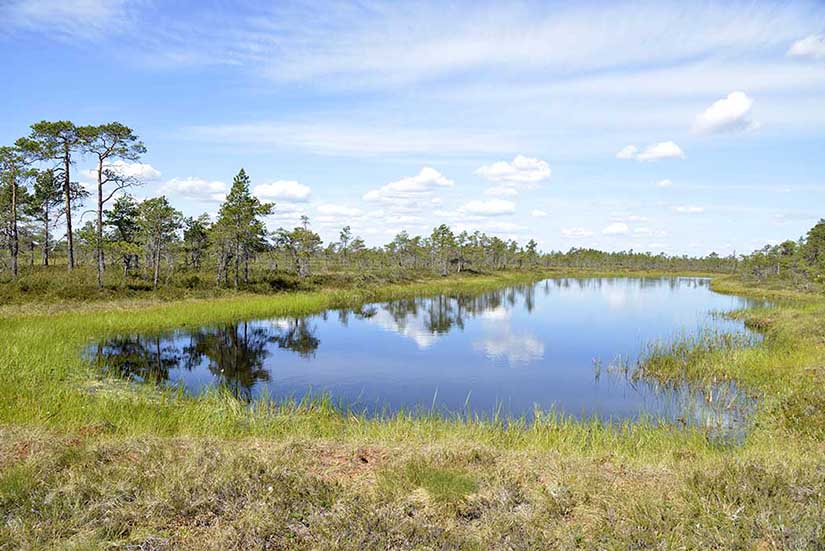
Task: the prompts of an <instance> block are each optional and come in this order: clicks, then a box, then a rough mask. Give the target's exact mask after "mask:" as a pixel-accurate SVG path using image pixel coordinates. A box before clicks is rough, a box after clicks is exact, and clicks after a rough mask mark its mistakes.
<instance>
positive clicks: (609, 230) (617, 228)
mask: <svg viewBox="0 0 825 551" xmlns="http://www.w3.org/2000/svg"><path fill="white" fill-rule="evenodd" d="M602 233H603V234H605V235H625V234H627V233H630V226H628V225H627V224H625V223H624V222H614V223H612V224H610V225H609V226H607V227H606V228H605V229H603V230H602Z"/></svg>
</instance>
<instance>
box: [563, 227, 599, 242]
mask: <svg viewBox="0 0 825 551" xmlns="http://www.w3.org/2000/svg"><path fill="white" fill-rule="evenodd" d="M561 234H562V235H563V236H565V237H572V238H574V239H578V238H581V237H590V236H592V235H593V232H592V231H590V230H588V229H586V228H562V230H561Z"/></svg>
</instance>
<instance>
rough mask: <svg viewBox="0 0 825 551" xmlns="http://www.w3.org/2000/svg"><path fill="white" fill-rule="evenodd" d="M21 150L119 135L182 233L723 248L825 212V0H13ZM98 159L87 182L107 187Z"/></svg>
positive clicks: (10, 13)
mask: <svg viewBox="0 0 825 551" xmlns="http://www.w3.org/2000/svg"><path fill="white" fill-rule="evenodd" d="M0 67H3V72H2V73H3V78H2V85H1V86H0V114H1V115H2V116H1V117H0V144H9V143H12V142H13V141H14V140H15V139H17V138H18V137H20V136H23V135H26V134H28V130H29V129H28V127H29V125H30V124H32V123H33V122H36V121H39V120H43V119H45V120H64V119H68V120H72V121H74V122H75V123H77V124H99V123H103V122H109V121H120V122H122V123H124V124H127V125H128V126H130V127H132V128H133V129H134V130H135V132H136V133H137V134H138V135H139V136H140V137H141V138H142V140H143V141H144V143H145V144H146V146H147V149H148V152H147V153H146V155H145V156H144V157H143V158H142V159H141V160H140V162H139V163H137V164H129V165H121V166H120V169H122V170H123V171H128V172H129V173H131V174H135V175H139V176H141V178H142V179H143V181H144V182H145V183H144V185H143V186H141V187H140V188H139V189H137V190H135V192H134V194H135V195H136V196H137V197H138V198H142V197H149V196H155V195H159V194H165V195H167V196H168V197H169V199H170V200H171V201H172V202H173V204H175V205H176V206H177V207H178V208H179V209H181V210H182V211H183V212H184V213H185V214H186V215H198V214H200V213H203V212H206V213H211V214H213V215H214V213H216V212H217V210H218V208H219V205H220V201H221V199H222V198H223V196H224V194H225V193H226V191H227V190H228V188H229V186H230V185H231V182H232V178H233V176H234V175H235V174H236V173H237V172H238V170H239V169H240V168H242V167H243V168H244V169H245V170H246V172H247V173H248V174H249V175H250V177H251V179H252V189H253V192H254V193H255V194H256V195H257V196H259V197H260V198H261V199H262V200H266V201H270V202H274V203H275V204H276V207H275V214H274V215H273V216H272V217H270V218H269V220H268V221H267V223H268V225H269V226H270V227H271V228H273V229H275V228H277V227H279V226H284V227H292V226H295V225H297V223H298V219H299V217H300V216H301V215H302V214H305V215H307V216H309V218H310V221H311V224H312V227H313V228H314V229H315V230H316V231H318V232H319V233H320V234H321V236H322V237H323V238H324V239H325V240H329V239H337V236H338V232H339V230H340V228H341V227H342V226H344V225H350V226H351V227H352V230H353V233H355V234H357V235H360V236H361V237H363V238H364V240H365V241H366V242H367V243H368V244H370V245H378V244H382V243H385V242H388V241H390V240H391V239H392V237H393V236H394V235H395V234H396V233H397V232H399V231H401V230H406V231H408V232H409V233H410V234H429V232H430V231H431V229H432V227H433V226H435V225H437V224H440V223H447V224H449V225H450V226H451V227H452V228H453V229H454V230H457V231H461V230H465V229H466V230H475V229H478V230H481V231H485V232H487V233H489V234H495V235H498V236H500V237H502V238H508V239H516V240H518V241H519V242H521V243H525V242H526V241H527V240H528V239H530V238H534V239H536V241H538V243H539V245H540V247H541V248H542V249H543V250H567V249H569V248H571V247H594V248H600V249H604V250H628V249H634V250H637V251H650V252H653V253H658V252H666V253H668V254H680V255H681V254H689V255H702V254H707V253H709V252H711V251H716V252H718V253H720V254H729V253H732V252H734V251H735V252H737V253H746V252H750V251H752V250H754V249H757V248H760V247H761V246H762V245H764V244H766V243H777V242H780V241H783V240H785V239H788V238H791V239H796V238H798V237H800V236H802V235H804V234H805V232H806V231H807V230H808V229H809V228H810V227H811V226H813V225H814V224H815V223H816V222H817V221H818V220H819V219H820V218H822V217H825V3H823V2H767V1H765V2H759V1H750V2H735V1H731V2H685V1H678V2H669V1H658V2H606V1H605V2H575V3H571V2H503V1H499V2H484V1H469V2H460V1H452V2H444V1H440V2H400V1H389V2H381V1H363V2H336V1H334V0H326V1H319V2H289V1H280V2H272V3H267V2H253V1H234V2H233V1H228V0H221V1H217V0H200V1H197V2H194V1H193V2H187V1H180V2H174V3H172V2H164V1H161V0H132V1H126V0H23V1H21V0H0ZM91 166H92V162H91V159H83V158H78V159H77V162H76V167H75V171H76V174H77V175H78V179H79V180H81V181H84V182H91V177H90V176H89V174H88V173H87V171H88V170H89V169H90V168H91Z"/></svg>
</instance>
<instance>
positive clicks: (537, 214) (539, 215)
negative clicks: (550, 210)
mask: <svg viewBox="0 0 825 551" xmlns="http://www.w3.org/2000/svg"><path fill="white" fill-rule="evenodd" d="M530 216H534V217H536V218H544V217H545V216H547V213H546V212H544V211H543V210H541V209H533V210H531V211H530Z"/></svg>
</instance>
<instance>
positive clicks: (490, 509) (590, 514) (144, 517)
mask: <svg viewBox="0 0 825 551" xmlns="http://www.w3.org/2000/svg"><path fill="white" fill-rule="evenodd" d="M541 275H542V274H537V273H527V274H525V273H522V274H500V275H496V276H475V277H471V276H467V277H451V278H444V279H441V278H438V279H429V280H425V281H421V282H416V283H406V284H398V285H382V286H375V287H373V286H364V287H361V288H358V289H355V288H343V289H337V290H330V289H319V290H316V291H310V292H301V293H288V294H277V295H251V294H231V295H227V296H223V297H217V298H211V299H208V300H207V299H188V300H182V301H174V302H166V303H159V302H157V301H156V300H154V299H149V300H145V299H141V300H118V301H115V302H101V301H97V302H93V303H89V304H79V303H65V302H61V303H48V302H40V303H27V304H23V305H17V306H5V307H2V308H0V549H5V548H8V549H17V548H43V547H53V546H58V547H64V548H84V549H85V548H104V547H107V546H115V547H124V546H127V545H134V546H135V547H136V548H137V547H138V546H140V545H142V546H143V547H144V548H181V547H183V548H213V549H226V548H250V547H253V548H254V547H270V548H307V549H316V548H341V549H364V548H490V547H494V548H495V547H498V548H507V547H512V548H622V549H626V548H690V549H693V548H742V549H771V548H785V549H804V548H811V549H816V548H822V546H823V545H825V528H823V524H825V497H824V496H825V443H823V442H824V441H825V385H823V383H825V321H823V320H825V299H823V297H815V296H811V295H803V294H799V293H793V292H788V291H772V290H763V289H760V288H752V287H744V286H742V285H741V284H739V283H737V282H736V281H735V280H733V279H730V278H722V279H718V280H715V281H714V283H713V285H714V288H715V289H717V290H720V291H722V292H731V293H740V294H748V295H750V296H756V295H760V296H762V297H763V298H770V299H771V300H774V301H777V304H778V305H777V306H775V307H772V308H767V309H756V310H747V311H744V312H739V313H737V314H736V316H738V317H740V318H742V319H744V320H745V321H746V323H748V324H749V325H751V326H753V327H758V328H759V329H760V330H761V331H763V332H764V339H763V342H762V343H760V344H758V345H757V346H754V347H749V348H743V347H740V346H736V343H727V345H725V343H722V344H723V345H720V344H719V342H717V341H713V340H710V341H707V342H704V343H702V342H700V343H681V344H679V346H678V347H676V348H672V349H668V348H663V347H659V348H655V349H653V350H652V352H651V354H650V356H649V357H648V359H649V360H650V361H649V362H647V363H646V364H644V366H643V367H644V369H645V371H646V375H647V376H650V377H656V378H658V379H660V380H662V381H665V382H666V381H676V380H682V379H683V378H687V379H690V380H694V381H714V380H717V381H718V380H730V379H732V380H735V381H737V383H739V384H741V385H743V386H744V387H745V388H747V389H748V391H749V392H754V393H758V394H759V395H760V396H761V397H762V399H761V401H760V407H759V410H758V412H757V414H756V417H755V421H754V426H753V427H752V430H751V431H750V432H749V434H748V436H747V437H746V439H745V440H744V442H743V443H742V444H741V445H738V446H735V445H720V444H719V443H718V442H714V441H713V440H712V439H709V438H708V437H707V435H706V434H705V433H704V432H703V431H702V430H699V429H679V428H676V427H671V426H657V425H656V424H655V423H653V422H641V423H637V424H632V423H618V424H615V423H614V424H610V423H603V422H599V421H595V420H593V421H576V420H573V419H570V418H567V417H564V416H560V415H556V414H552V413H547V414H543V415H540V416H539V418H538V420H537V421H536V422H535V423H532V424H529V425H528V424H526V423H524V422H519V421H517V420H516V421H512V422H509V423H505V422H502V421H499V420H489V419H486V420H482V419H469V420H468V419H466V418H460V417H450V418H444V417H439V416H435V415H423V416H422V415H411V414H398V415H395V416H390V417H387V418H383V419H366V418H361V417H359V416H354V415H349V414H342V413H341V412H339V411H337V410H335V409H334V408H333V407H332V406H331V405H330V403H329V402H328V401H323V400H316V401H310V402H304V403H301V404H294V403H292V404H290V403H273V402H267V401H260V402H257V403H255V404H254V406H253V407H251V408H247V407H245V406H244V405H243V404H241V403H239V402H238V401H236V400H235V399H234V398H232V397H231V396H229V395H227V394H226V393H221V392H218V391H216V392H213V393H210V394H208V395H206V396H204V397H201V398H189V397H185V396H181V395H179V394H177V393H175V392H173V391H161V390H158V389H156V388H154V387H151V386H150V385H143V386H141V385H130V384H127V383H125V382H123V381H118V380H100V379H99V377H98V375H97V373H96V372H95V369H94V366H92V365H90V363H89V362H88V361H85V360H83V359H82V358H81V356H80V351H81V350H82V349H83V348H84V346H85V345H86V343H88V342H89V341H90V340H91V339H96V338H100V337H105V336H109V335H114V334H117V333H123V332H150V331H163V330H167V329H172V328H175V327H180V326H184V325H193V326H195V325H203V324H211V323H218V322H222V321H229V320H234V319H239V318H255V317H265V316H279V315H286V314H290V315H301V314H307V313H311V312H316V311H318V310H321V309H324V308H329V307H336V306H345V305H355V304H357V303H360V302H363V301H370V300H385V299H390V298H396V297H402V296H410V295H413V294H422V293H436V292H459V291H461V292H473V291H482V290H485V289H490V288H494V287H498V286H502V285H506V284H511V283H518V282H525V281H529V280H531V279H535V278H537V277H539V276H541ZM575 275H584V274H575ZM614 275H615V274H614Z"/></svg>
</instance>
